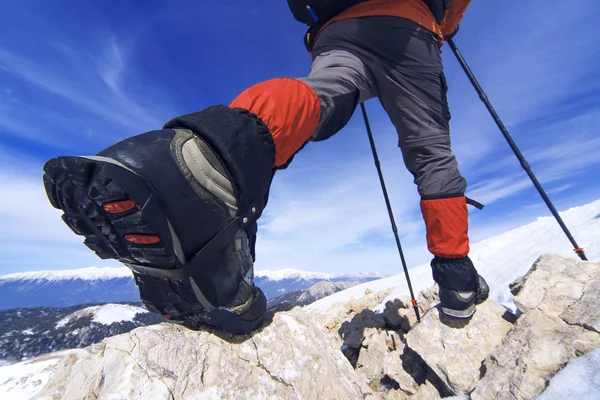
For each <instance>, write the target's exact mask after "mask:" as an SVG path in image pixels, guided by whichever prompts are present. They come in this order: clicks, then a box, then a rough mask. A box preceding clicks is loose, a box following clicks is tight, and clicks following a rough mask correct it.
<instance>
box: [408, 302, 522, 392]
mask: <svg viewBox="0 0 600 400" xmlns="http://www.w3.org/2000/svg"><path fill="white" fill-rule="evenodd" d="M506 312H507V311H506V309H505V308H504V307H502V306H501V305H499V304H498V303H496V302H495V301H493V300H491V299H490V300H488V301H486V302H485V303H483V304H480V305H478V306H477V311H476V312H475V314H474V315H473V317H472V318H470V319H468V320H461V319H456V318H451V317H448V316H446V315H444V314H442V313H441V311H439V308H438V307H436V308H433V309H431V310H430V311H429V312H428V313H426V314H425V315H424V316H423V317H422V318H421V322H420V323H419V324H417V325H416V326H415V327H414V328H413V329H412V330H411V331H410V332H409V333H408V334H407V335H406V341H407V345H408V347H409V348H410V349H411V350H412V351H414V352H415V353H417V354H418V355H419V356H420V357H421V358H422V359H423V360H424V361H425V363H426V364H427V365H428V366H429V367H430V368H431V370H432V371H433V372H434V373H435V374H436V375H437V377H439V379H440V380H441V382H442V383H443V385H444V386H445V389H446V390H447V391H448V392H449V393H451V394H454V395H458V394H465V393H468V392H470V391H471V390H473V389H474V388H475V385H476V384H477V382H478V381H479V379H480V371H479V369H480V366H481V363H482V362H483V360H485V358H486V357H487V356H488V355H489V354H490V353H491V352H492V351H493V350H494V349H495V348H496V347H497V346H498V345H499V344H500V343H501V342H502V339H504V337H505V335H506V333H507V332H508V331H509V330H510V329H511V328H512V324H511V323H510V322H508V321H506V320H505V319H503V318H502V316H503V315H504V314H505V313H506Z"/></svg>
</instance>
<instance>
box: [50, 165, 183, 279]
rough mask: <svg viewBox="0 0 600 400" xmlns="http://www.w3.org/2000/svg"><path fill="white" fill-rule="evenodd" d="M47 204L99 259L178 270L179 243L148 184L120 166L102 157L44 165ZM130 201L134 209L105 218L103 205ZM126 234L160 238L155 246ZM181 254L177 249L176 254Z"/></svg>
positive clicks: (179, 261)
mask: <svg viewBox="0 0 600 400" xmlns="http://www.w3.org/2000/svg"><path fill="white" fill-rule="evenodd" d="M44 172H45V174H44V177H43V180H44V186H45V189H46V194H47V195H48V199H49V200H50V203H51V204H52V205H53V206H54V207H55V208H57V209H59V210H62V211H63V212H64V214H63V216H62V219H63V221H64V222H65V223H66V224H67V226H68V227H69V228H71V230H72V231H73V232H74V233H75V234H77V235H80V236H85V240H84V244H85V245H86V246H87V247H89V248H90V249H91V250H93V251H94V252H95V253H96V254H97V255H98V257H100V258H102V259H110V258H112V259H116V260H119V261H121V262H123V263H125V264H127V263H131V264H140V265H148V266H151V267H154V268H161V269H172V268H180V267H181V266H182V264H183V262H182V260H181V258H182V256H181V254H177V253H180V251H176V249H177V247H178V245H177V244H178V239H177V237H176V235H175V234H174V232H173V231H172V229H171V227H170V223H169V221H168V219H167V217H166V215H165V213H164V211H163V209H162V206H161V205H160V200H159V196H158V194H157V193H155V192H154V191H153V190H152V188H151V187H150V186H149V184H148V183H147V182H146V181H145V180H144V179H143V178H141V177H140V176H139V175H137V174H136V173H135V172H133V171H131V170H130V169H128V168H127V167H126V166H124V165H123V164H120V163H118V162H117V161H114V160H111V159H108V158H105V157H59V158H55V159H52V160H50V161H48V162H47V163H46V164H45V165H44ZM122 201H133V203H135V207H133V208H132V209H130V210H126V211H124V212H117V213H109V212H107V211H106V210H105V209H104V206H105V205H107V204H111V203H115V202H122ZM128 235H137V236H141V237H144V235H147V236H148V237H151V236H158V238H159V239H160V240H159V241H158V242H155V243H148V244H143V243H135V242H132V241H130V240H127V238H126V237H127V236H128ZM177 250H179V249H177Z"/></svg>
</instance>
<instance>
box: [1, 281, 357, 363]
mask: <svg viewBox="0 0 600 400" xmlns="http://www.w3.org/2000/svg"><path fill="white" fill-rule="evenodd" d="M357 284H358V282H330V281H320V282H318V283H317V284H315V285H313V286H311V287H310V288H308V289H304V290H298V291H292V292H288V293H286V294H284V295H282V296H279V297H276V298H272V299H269V302H268V308H269V310H271V311H274V312H279V311H285V310H290V309H292V308H293V307H295V306H303V305H307V304H310V303H312V302H314V301H316V300H319V299H321V298H323V297H326V296H329V295H331V294H333V293H336V292H338V291H340V290H344V289H347V288H349V287H352V286H354V285H357ZM161 322H168V321H167V320H165V319H163V318H161V317H160V316H158V315H154V314H152V313H149V312H148V311H146V309H144V308H143V306H142V304H141V303H122V304H95V305H89V304H88V305H79V306H73V307H66V308H53V307H37V308H17V309H11V310H5V311H0V366H1V365H3V364H12V363H15V362H19V361H22V360H24V359H29V358H32V357H37V356H39V355H42V354H46V353H50V352H53V351H59V350H63V349H75V348H82V347H86V346H89V345H91V344H93V343H98V342H100V341H102V340H103V339H104V338H105V337H108V336H114V335H119V334H121V333H126V332H129V331H131V330H133V329H135V328H137V327H140V326H146V325H153V324H158V323H161Z"/></svg>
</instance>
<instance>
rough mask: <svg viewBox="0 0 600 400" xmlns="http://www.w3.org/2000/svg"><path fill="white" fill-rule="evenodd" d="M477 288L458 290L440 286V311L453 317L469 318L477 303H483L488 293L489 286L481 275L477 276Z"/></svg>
mask: <svg viewBox="0 0 600 400" xmlns="http://www.w3.org/2000/svg"><path fill="white" fill-rule="evenodd" d="M478 282H479V286H478V287H477V290H470V291H458V290H452V289H448V288H446V287H443V286H440V289H439V296H440V306H441V309H442V312H443V313H444V314H446V315H449V316H451V317H455V318H470V317H471V316H472V315H473V314H474V313H475V308H476V305H477V304H481V303H483V302H484V301H485V300H487V298H488V297H489V294H490V288H489V286H488V284H487V282H486V281H485V279H483V277H482V276H478Z"/></svg>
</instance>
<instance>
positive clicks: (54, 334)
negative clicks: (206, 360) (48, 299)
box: [0, 303, 165, 363]
mask: <svg viewBox="0 0 600 400" xmlns="http://www.w3.org/2000/svg"><path fill="white" fill-rule="evenodd" d="M164 321H165V320H164V319H163V318H161V317H160V316H158V315H154V314H151V313H149V312H148V311H146V309H144V308H143V307H142V305H141V303H131V304H102V305H91V306H90V305H86V306H75V307H68V308H52V307H40V308H24V309H23V308H20V309H13V310H6V311H0V360H3V362H4V363H12V362H18V361H21V360H22V359H28V358H32V357H35V356H39V355H41V354H45V353H49V352H52V351H58V350H62V349H72V348H81V347H86V346H89V345H91V344H93V343H98V342H100V341H102V339H104V338H105V337H107V336H114V335H119V334H121V333H125V332H129V331H131V330H132V329H135V328H137V327H139V326H146V325H152V324H157V323H159V322H164Z"/></svg>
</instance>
